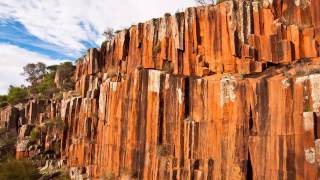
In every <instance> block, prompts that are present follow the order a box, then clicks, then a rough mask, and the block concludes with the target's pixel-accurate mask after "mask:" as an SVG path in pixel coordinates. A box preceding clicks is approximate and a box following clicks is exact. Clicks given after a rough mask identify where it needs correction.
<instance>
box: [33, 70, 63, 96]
mask: <svg viewBox="0 0 320 180" xmlns="http://www.w3.org/2000/svg"><path fill="white" fill-rule="evenodd" d="M54 77H55V73H54V72H51V73H48V74H46V75H45V76H44V78H43V79H42V80H41V81H40V82H38V83H37V84H34V85H33V86H31V87H30V89H31V93H32V94H35V95H36V96H38V97H40V98H50V97H51V96H52V95H53V93H55V92H57V88H56V85H55V83H54Z"/></svg>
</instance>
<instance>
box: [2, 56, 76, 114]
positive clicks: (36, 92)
mask: <svg viewBox="0 0 320 180" xmlns="http://www.w3.org/2000/svg"><path fill="white" fill-rule="evenodd" d="M74 70H75V66H73V64H72V63H71V62H64V63H61V64H60V65H53V66H47V65H45V64H44V63H41V62H39V63H35V64H33V63H31V64H27V65H26V66H24V67H23V73H22V75H23V76H25V78H26V81H27V82H29V83H30V86H28V87H25V86H10V87H9V89H8V94H7V95H1V96H0V108H3V107H5V106H7V105H9V104H10V105H16V104H18V103H22V102H24V101H26V100H28V99H29V98H40V99H49V98H51V97H52V96H53V95H54V94H55V93H58V92H61V91H68V90H71V89H73V87H74V81H73V78H72V76H73V72H74ZM57 75H58V79H56V76H57ZM56 80H57V82H55V81H56Z"/></svg>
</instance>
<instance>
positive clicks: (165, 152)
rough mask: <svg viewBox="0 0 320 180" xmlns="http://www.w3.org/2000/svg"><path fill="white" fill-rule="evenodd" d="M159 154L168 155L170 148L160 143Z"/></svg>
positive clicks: (161, 155)
mask: <svg viewBox="0 0 320 180" xmlns="http://www.w3.org/2000/svg"><path fill="white" fill-rule="evenodd" d="M157 154H158V156H160V157H166V156H169V155H170V148H169V146H166V145H158V147H157Z"/></svg>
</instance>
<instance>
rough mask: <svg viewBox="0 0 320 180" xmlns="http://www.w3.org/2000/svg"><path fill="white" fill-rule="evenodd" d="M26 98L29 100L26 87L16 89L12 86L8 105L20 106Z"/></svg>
mask: <svg viewBox="0 0 320 180" xmlns="http://www.w3.org/2000/svg"><path fill="white" fill-rule="evenodd" d="M26 98H28V91H27V89H26V88H25V87H23V86H22V87H15V86H10V87H9V92H8V96H7V100H8V103H9V104H11V105H15V104H18V103H20V102H23V101H24V100H25V99H26Z"/></svg>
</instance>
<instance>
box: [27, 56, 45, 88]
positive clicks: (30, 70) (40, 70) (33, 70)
mask: <svg viewBox="0 0 320 180" xmlns="http://www.w3.org/2000/svg"><path fill="white" fill-rule="evenodd" d="M46 68H47V66H46V65H45V64H44V63H42V62H38V63H36V64H34V63H30V64H27V65H26V66H24V67H23V73H22V75H23V76H25V77H26V80H27V81H28V82H30V83H31V84H32V85H33V84H35V83H37V81H39V80H40V79H42V78H43V76H44V75H45V74H46Z"/></svg>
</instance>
